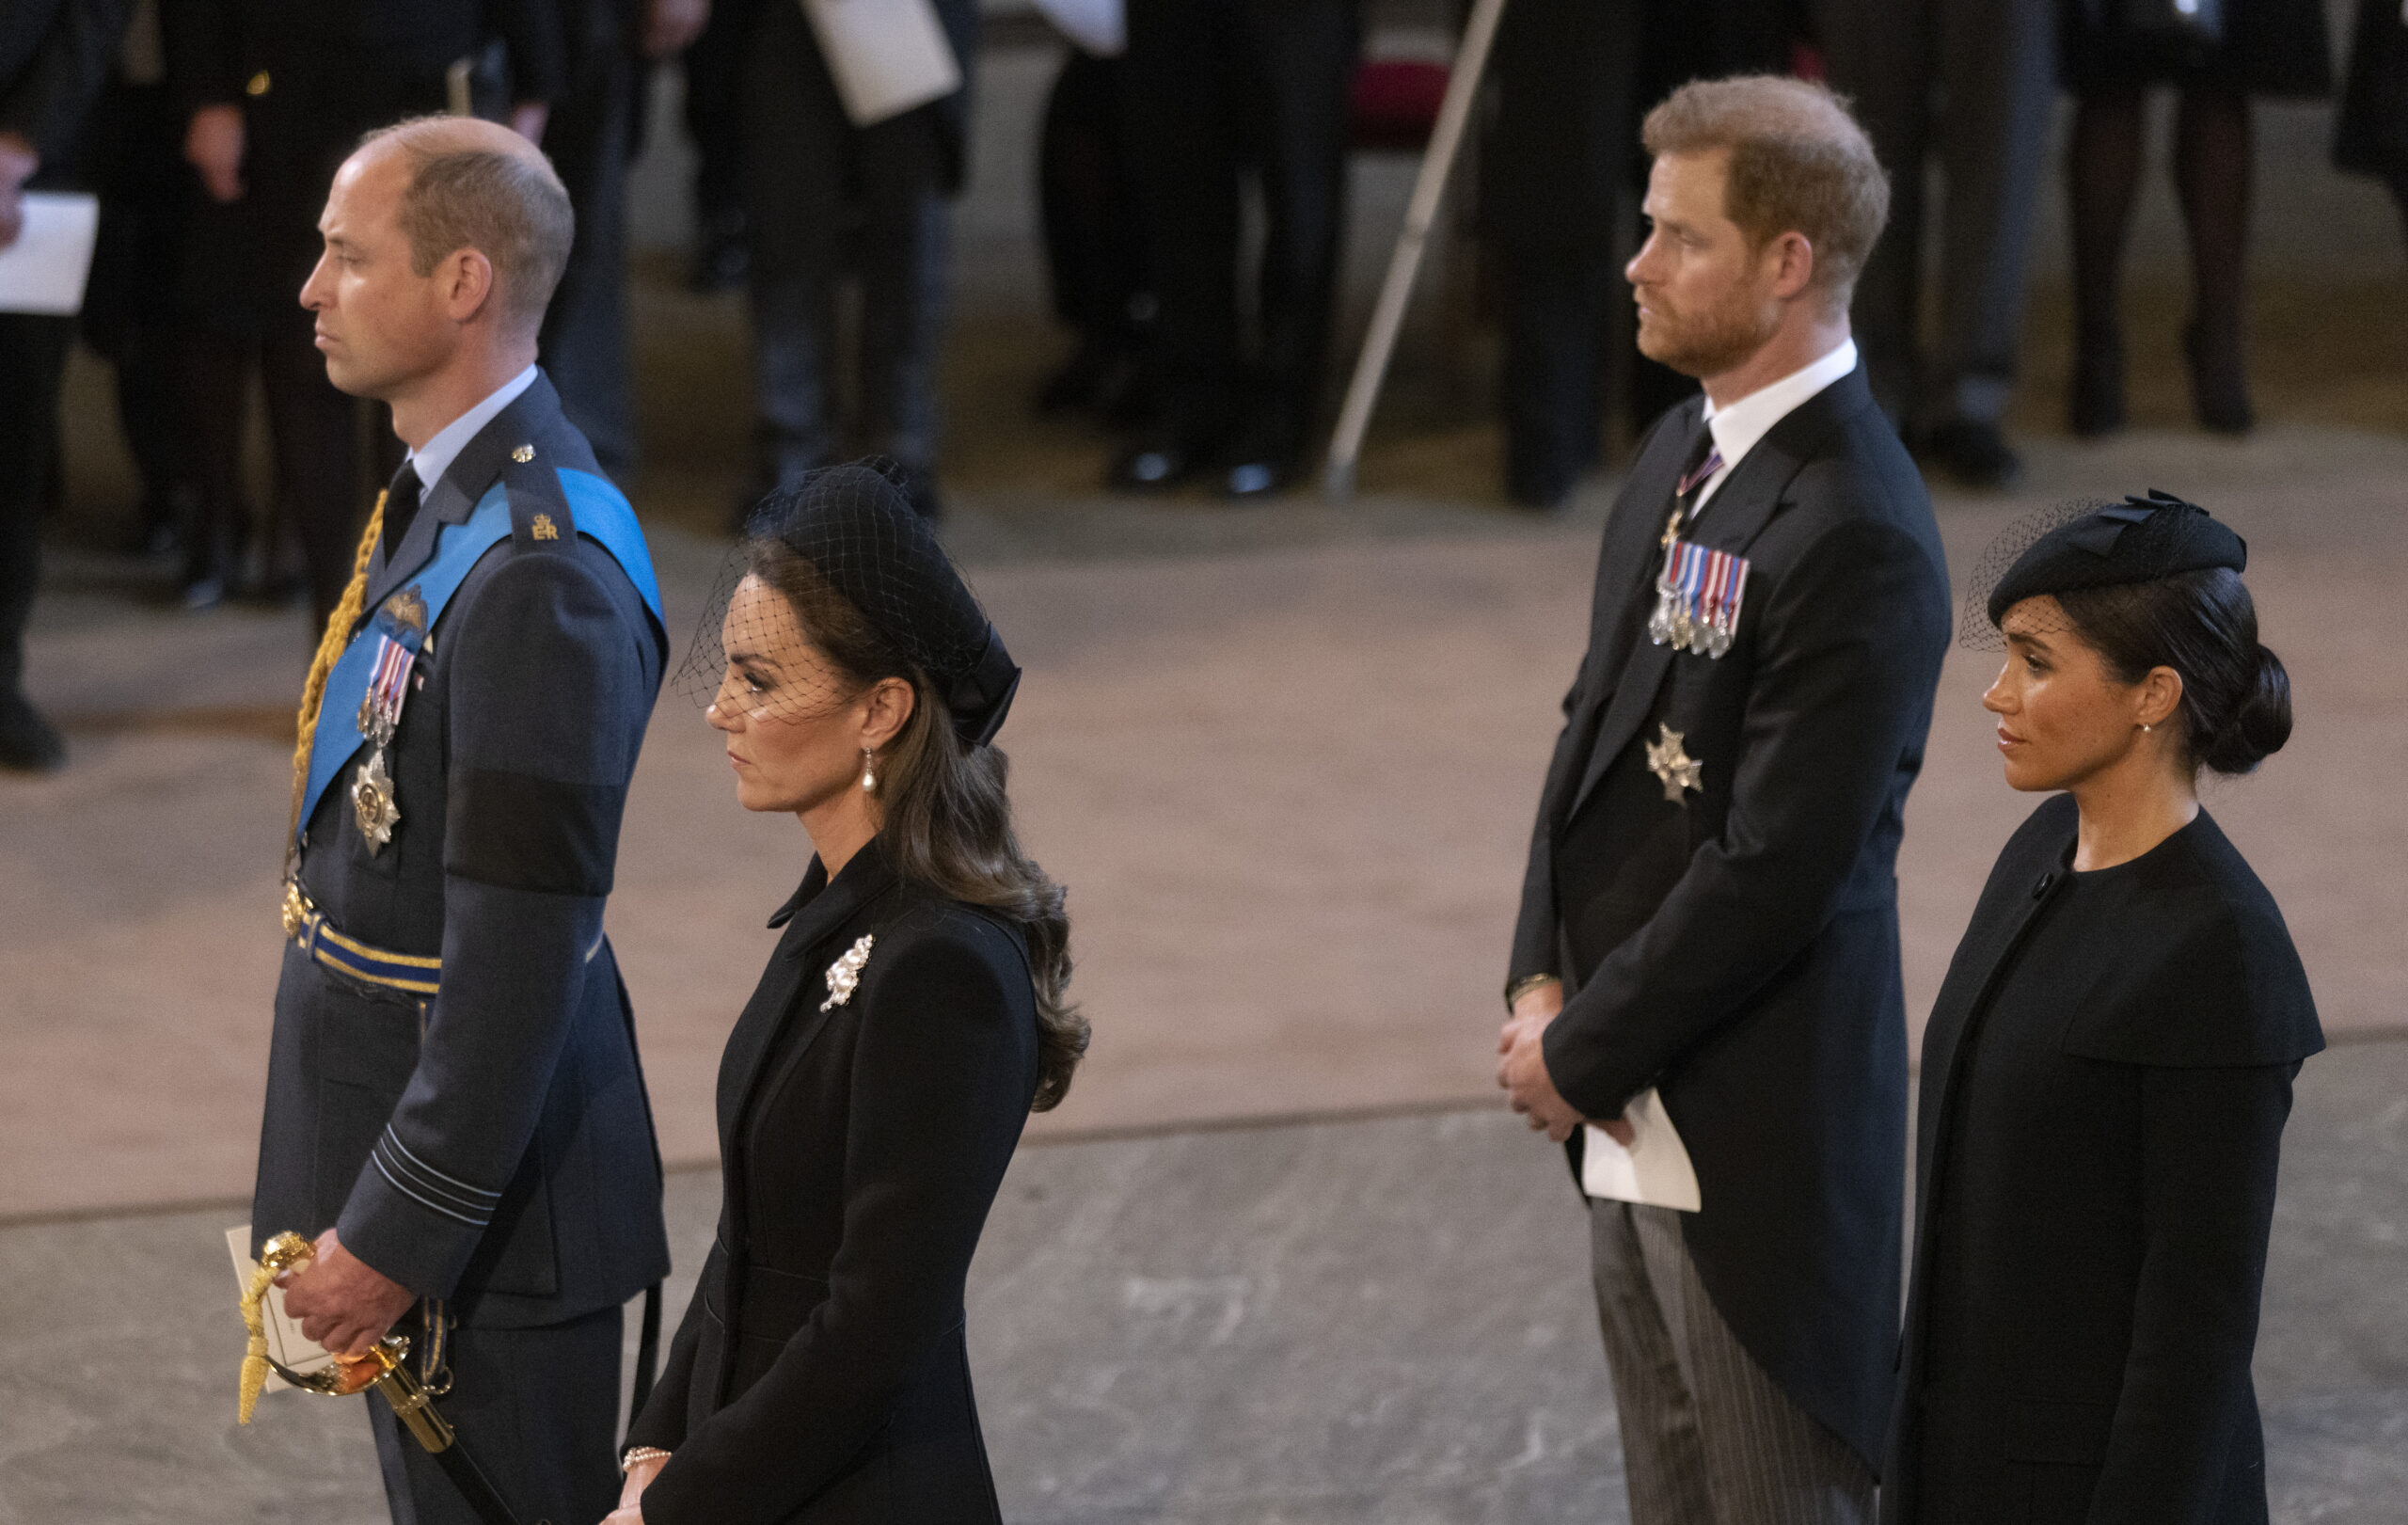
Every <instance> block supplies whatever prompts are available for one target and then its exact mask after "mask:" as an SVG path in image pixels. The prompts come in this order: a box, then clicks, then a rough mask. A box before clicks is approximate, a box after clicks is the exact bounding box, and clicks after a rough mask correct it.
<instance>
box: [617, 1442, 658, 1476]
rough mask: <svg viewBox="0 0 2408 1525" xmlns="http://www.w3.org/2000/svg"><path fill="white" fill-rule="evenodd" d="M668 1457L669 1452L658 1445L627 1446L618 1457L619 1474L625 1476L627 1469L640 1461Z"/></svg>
mask: <svg viewBox="0 0 2408 1525" xmlns="http://www.w3.org/2000/svg"><path fill="white" fill-rule="evenodd" d="M668 1459H669V1453H667V1452H666V1451H663V1450H661V1449H660V1448H659V1447H658V1446H629V1447H628V1448H627V1450H626V1454H625V1455H623V1456H621V1457H620V1458H619V1475H620V1476H621V1477H625V1476H626V1475H627V1469H628V1468H630V1467H633V1466H634V1465H635V1464H636V1463H638V1462H640V1461H653V1460H659V1461H667V1460H668Z"/></svg>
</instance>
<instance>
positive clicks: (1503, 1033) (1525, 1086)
mask: <svg viewBox="0 0 2408 1525" xmlns="http://www.w3.org/2000/svg"><path fill="white" fill-rule="evenodd" d="M1562 1010H1563V987H1562V986H1561V985H1560V984H1546V985H1540V986H1537V987H1535V988H1534V989H1531V990H1529V991H1527V992H1525V993H1523V994H1522V997H1521V998H1520V999H1519V1000H1517V1001H1515V1002H1514V1003H1513V1015H1512V1016H1511V1017H1509V1018H1507V1019H1506V1022H1505V1025H1504V1026H1503V1027H1501V1028H1499V1029H1498V1030H1497V1085H1498V1087H1500V1088H1502V1089H1503V1090H1504V1092H1505V1096H1506V1104H1508V1105H1510V1106H1511V1107H1513V1110H1514V1111H1515V1112H1517V1113H1519V1114H1520V1115H1521V1116H1522V1118H1523V1119H1524V1120H1526V1121H1528V1122H1529V1125H1530V1127H1531V1129H1532V1131H1534V1132H1535V1131H1541V1130H1544V1131H1545V1134H1546V1136H1547V1139H1548V1141H1549V1142H1551V1143H1557V1144H1560V1143H1562V1142H1563V1141H1564V1140H1565V1139H1567V1138H1569V1137H1571V1136H1572V1130H1573V1129H1575V1128H1577V1127H1579V1126H1580V1124H1581V1123H1583V1122H1585V1121H1587V1119H1585V1118H1583V1117H1581V1116H1580V1113H1579V1110H1578V1109H1577V1108H1576V1107H1575V1106H1573V1104H1571V1103H1570V1102H1567V1101H1565V1100H1564V1099H1563V1095H1562V1093H1561V1092H1560V1091H1558V1090H1557V1089H1556V1088H1555V1078H1554V1077H1553V1076H1552V1075H1550V1074H1548V1073H1547V1072H1546V1051H1545V1047H1544V1046H1543V1045H1542V1040H1544V1039H1545V1036H1546V1029H1547V1025H1548V1024H1550V1023H1552V1022H1554V1021H1555V1019H1556V1017H1557V1016H1558V1015H1559V1014H1560V1012H1561V1011H1562ZM1597 1126H1599V1127H1600V1128H1603V1129H1604V1130H1605V1131H1606V1135H1607V1136H1608V1137H1610V1138H1611V1139H1613V1141H1614V1142H1615V1143H1618V1144H1622V1145H1624V1146H1625V1147H1627V1146H1628V1145H1629V1143H1630V1141H1631V1140H1632V1139H1633V1138H1635V1137H1637V1136H1638V1135H1637V1134H1636V1133H1634V1132H1633V1131H1632V1129H1631V1126H1630V1124H1629V1123H1627V1122H1625V1121H1624V1120H1622V1119H1620V1118H1613V1119H1610V1120H1606V1121H1602V1122H1599V1123H1598V1124H1597Z"/></svg>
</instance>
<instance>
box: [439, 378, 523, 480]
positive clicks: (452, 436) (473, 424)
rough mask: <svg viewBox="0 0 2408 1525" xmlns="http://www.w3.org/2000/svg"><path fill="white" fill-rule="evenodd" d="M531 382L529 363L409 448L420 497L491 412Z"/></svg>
mask: <svg viewBox="0 0 2408 1525" xmlns="http://www.w3.org/2000/svg"><path fill="white" fill-rule="evenodd" d="M533 385H535V367H533V366H529V367H528V368H527V369H526V370H524V371H521V372H519V373H517V374H516V375H515V376H513V377H511V378H510V379H509V380H508V381H505V382H503V383H502V384H501V385H500V386H499V387H496V388H495V389H493V390H492V391H491V392H490V393H488V394H487V395H486V397H485V400H484V401H483V402H482V403H479V404H478V405H476V406H474V407H472V408H470V409H468V411H467V412H466V413H463V414H461V415H460V416H459V417H458V418H456V419H453V420H452V421H451V422H449V423H447V424H445V425H444V426H443V427H442V428H440V429H438V430H436V434H435V437H434V438H432V439H430V440H428V441H427V442H426V443H425V444H423V445H420V447H419V448H418V449H416V450H414V451H412V452H410V466H411V467H412V468H413V469H416V470H417V472H418V485H419V492H420V497H421V498H423V497H424V496H425V494H426V493H428V492H430V491H432V490H434V487H435V485H436V483H438V482H440V481H442V480H443V473H444V472H446V471H449V470H451V469H452V462H453V461H455V460H457V459H459V457H460V452H462V451H463V450H466V449H467V445H468V441H469V440H471V439H474V438H476V437H477V431H478V430H480V429H482V428H483V427H484V426H485V425H486V424H488V423H491V422H492V421H493V418H494V415H495V414H497V413H499V412H500V411H501V410H502V409H503V408H505V407H508V406H509V405H511V404H513V403H515V402H516V401H518V394H519V393H520V392H523V391H525V390H526V389H528V388H530V387H531V386H533Z"/></svg>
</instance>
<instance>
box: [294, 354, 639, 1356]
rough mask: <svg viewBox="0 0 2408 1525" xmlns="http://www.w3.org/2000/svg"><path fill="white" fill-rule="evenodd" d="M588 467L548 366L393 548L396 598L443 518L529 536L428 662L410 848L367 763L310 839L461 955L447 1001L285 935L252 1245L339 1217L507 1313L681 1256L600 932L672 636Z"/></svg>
mask: <svg viewBox="0 0 2408 1525" xmlns="http://www.w3.org/2000/svg"><path fill="white" fill-rule="evenodd" d="M522 448H524V449H526V451H527V454H528V458H527V459H526V460H524V461H520V460H516V459H515V458H514V455H515V453H516V452H518V451H520V450H521V449H522ZM561 469H573V470H578V471H584V472H587V473H590V474H597V475H598V472H596V471H595V468H594V456H593V453H592V452H590V451H589V450H588V449H587V448H586V444H585V440H584V438H583V437H581V436H580V435H578V432H577V431H576V429H574V428H573V427H571V426H570V424H569V422H568V421H567V420H566V419H564V418H562V416H561V411H560V400H559V397H558V395H557V394H556V393H554V392H553V390H552V388H551V383H550V382H548V381H547V380H545V379H544V378H543V377H541V376H540V375H539V376H538V377H537V378H536V380H535V382H534V384H533V385H532V386H531V387H529V388H528V389H527V390H526V391H525V392H523V393H521V394H520V395H519V396H518V397H517V398H516V399H515V400H514V401H513V402H512V403H511V404H510V405H508V406H507V407H504V408H503V409H502V410H501V411H500V412H499V414H496V415H495V416H494V419H493V421H491V422H489V423H487V424H486V425H485V427H484V428H483V429H482V430H480V431H479V432H478V433H477V434H476V436H475V437H472V438H471V439H470V440H469V441H468V443H467V445H466V446H465V447H463V448H462V450H461V452H460V453H459V455H458V457H457V458H456V459H454V460H453V462H452V466H451V468H450V469H448V470H446V471H445V472H444V474H443V477H442V479H441V480H440V481H439V482H437V483H436V485H435V486H433V487H432V488H430V489H428V490H427V491H426V493H425V494H424V496H423V498H422V500H421V506H420V508H419V510H418V513H417V515H416V516H415V517H414V518H412V520H411V521H410V523H409V526H408V528H407V530H406V531H405V532H404V533H403V534H402V535H401V537H400V540H399V541H398V543H395V544H393V545H392V547H391V555H390V557H389V558H388V556H387V555H386V554H385V552H384V551H383V550H382V549H381V548H380V549H379V551H378V552H377V553H376V555H375V557H374V559H373V560H372V561H371V563H370V565H369V579H368V587H367V601H366V604H365V606H364V607H365V608H366V609H367V610H368V611H370V612H373V611H374V610H375V609H376V608H377V606H378V605H379V604H380V603H382V602H383V601H384V599H385V598H386V596H388V595H389V594H391V593H393V592H395V591H396V590H400V589H404V588H406V587H407V585H408V584H409V581H410V579H411V577H412V575H413V574H414V573H415V572H417V571H418V570H419V569H420V567H422V566H423V565H424V564H426V563H427V561H428V560H429V558H430V557H431V556H432V555H433V554H434V553H435V550H436V541H437V532H438V531H439V530H441V529H442V528H444V527H445V526H447V525H451V524H457V523H461V522H463V521H465V520H467V518H468V516H469V515H470V513H471V512H472V510H473V509H474V507H475V505H476V503H477V501H478V500H479V499H481V498H482V497H483V495H484V494H485V493H486V491H487V490H488V489H489V488H491V487H492V486H493V485H494V484H495V483H496V482H499V483H500V484H501V485H503V486H504V488H505V489H506V490H507V492H508V494H509V501H510V510H511V524H512V532H511V534H510V536H509V537H508V538H507V539H503V540H500V541H499V542H497V543H496V544H495V545H494V546H493V547H492V548H490V549H489V550H487V551H486V552H485V553H484V554H483V557H482V558H480V559H479V560H478V562H477V563H476V564H475V566H474V567H473V568H472V569H471V570H470V571H469V573H468V575H467V580H464V581H463V582H462V583H461V584H460V586H459V588H458V590H457V591H456V592H454V593H453V594H452V598H451V601H450V602H449V603H448V604H446V605H445V606H444V607H443V609H442V611H441V612H440V613H439V615H438V616H437V617H436V620H435V623H434V627H433V629H432V631H431V632H430V641H429V647H428V649H427V650H424V651H421V652H420V655H419V658H418V660H417V662H416V663H415V673H416V675H415V677H414V678H413V679H412V680H411V681H412V682H413V684H414V688H413V691H412V692H411V693H410V695H409V698H408V700H407V701H406V703H405V705H404V709H403V712H402V722H401V728H400V731H399V733H398V734H397V735H396V737H395V738H394V740H393V744H392V746H391V748H390V749H389V754H388V755H389V757H390V759H391V761H390V767H391V772H392V777H393V781H394V788H395V795H396V798H397V802H398V803H399V805H400V809H401V821H400V823H399V824H398V825H397V826H395V827H394V829H393V836H392V841H391V842H390V843H389V844H388V845H386V846H385V847H384V848H383V849H381V850H378V851H375V852H371V851H370V850H369V847H368V843H367V841H366V839H365V838H364V837H362V835H361V834H360V829H359V823H358V821H357V819H356V817H355V815H354V812H353V809H352V804H351V800H350V789H349V787H348V784H349V781H350V779H351V776H352V772H353V767H351V766H346V767H345V769H344V770H343V771H342V772H341V774H339V775H338V777H337V782H336V785H335V786H332V787H329V788H327V789H326V791H325V794H324V795H323V796H321V797H320V799H319V801H318V803H317V806H316V807H315V809H314V810H313V811H312V813H311V816H310V818H309V823H308V830H307V834H306V836H305V839H304V844H303V847H302V856H301V885H302V888H303V889H304V890H305V891H306V892H307V893H308V895H309V898H310V899H311V900H312V901H313V902H314V903H315V904H316V906H317V907H318V909H319V910H320V911H321V912H323V913H325V918H326V922H327V925H328V926H329V927H330V928H332V929H335V930H337V931H338V932H339V933H340V934H341V935H342V936H344V937H348V938H351V939H353V940H356V941H357V942H359V943H363V944H366V945H370V946H372V947H374V948H378V949H382V950H385V951H387V952H389V953H397V954H401V955H404V956H405V957H417V958H427V957H439V958H440V959H441V960H442V966H441V970H440V978H439V981H438V983H439V990H438V991H437V992H436V993H434V994H433V995H431V996H424V995H413V994H410V993H405V992H404V991H401V990H396V989H392V988H387V987H384V986H380V985H375V984H370V983H366V982H364V981H361V980H358V979H355V978H351V977H347V976H346V975H345V974H343V973H341V972H339V971H337V970H335V969H331V968H328V967H326V966H325V964H324V963H322V962H320V961H314V960H313V959H312V958H311V957H310V956H309V954H308V953H306V952H305V951H304V950H303V948H302V945H301V944H300V943H299V942H288V943H287V944H286V945H285V949H284V970H283V975H282V977H281V978H280V979H279V980H278V981H277V990H276V1028H275V1034H274V1037H273V1039H272V1040H271V1042H270V1048H269V1053H268V1082H267V1105H266V1111H265V1115H264V1117H263V1119H262V1120H261V1127H260V1160H259V1175H258V1182H257V1184H256V1185H255V1186H254V1188H253V1191H252V1199H251V1203H252V1205H251V1233H252V1239H253V1245H252V1249H253V1252H254V1253H256V1252H257V1250H258V1241H259V1240H261V1239H262V1238H264V1237H266V1236H267V1235H270V1234H273V1233H277V1232H278V1231H284V1230H292V1231H295V1232H298V1233H302V1234H305V1235H315V1234H316V1233H318V1232H319V1231H322V1230H324V1229H325V1228H326V1227H327V1226H328V1225H329V1224H332V1225H335V1226H336V1227H338V1228H339V1229H340V1230H341V1235H342V1242H343V1244H344V1245H345V1246H346V1247H349V1248H350V1249H351V1250H352V1251H353V1252H354V1253H356V1255H358V1256H359V1258H360V1259H361V1260H364V1261H366V1262H367V1263H369V1264H370V1265H372V1266H374V1267H375V1268H376V1269H377V1270H379V1271H381V1272H383V1273H384V1274H385V1275H387V1276H388V1277H390V1278H392V1279H394V1280H396V1281H399V1282H401V1283H402V1284H403V1285H404V1286H405V1287H407V1288H409V1289H410V1291H412V1292H414V1293H417V1294H419V1295H421V1296H432V1297H448V1298H450V1299H452V1302H453V1305H454V1311H455V1312H456V1314H457V1316H458V1317H459V1319H460V1320H461V1321H462V1322H463V1323H475V1324H480V1325H483V1326H522V1327H523V1326H535V1325H544V1324H552V1323H557V1322H559V1321H561V1320H563V1319H568V1318H573V1317H576V1316H577V1315H578V1314H580V1313H586V1312H590V1311H594V1310H595V1309H601V1308H610V1307H615V1306H617V1305H618V1304H620V1303H623V1302H625V1301H626V1299H627V1298H628V1297H630V1296H632V1295H634V1294H635V1293H637V1292H638V1291H640V1290H642V1288H644V1287H646V1286H648V1285H650V1284H651V1283H653V1282H655V1281H657V1280H659V1279H660V1278H661V1277H662V1276H663V1275H665V1274H666V1273H667V1272H668V1269H669V1240H668V1232H667V1229H666V1226H665V1225H664V1223H663V1221H662V1217H661V1207H660V1164H659V1156H658V1153H657V1149H656V1147H655V1144H654V1140H653V1130H652V1113H651V1106H650V1103H649V1101H648V1099H647V1098H646V1096H645V1093H644V1085H643V1072H642V1066H641V1064H640V1062H639V1059H638V1056H637V1053H636V1045H635V1029H634V1025H633V1021H632V1017H631V1014H630V1011H629V1008H628V1005H627V999H626V987H625V986H624V985H623V984H622V983H621V982H620V979H619V970H618V963H617V961H616V960H615V959H614V957H613V956H612V953H611V950H610V941H609V939H607V938H605V937H604V936H603V935H602V911H603V905H604V901H605V899H606V898H608V896H609V895H610V882H611V878H612V873H613V870H614V866H615V863H616V859H617V854H618V836H619V818H620V813H621V809H622V807H623V805H624V804H625V802H626V788H627V780H628V777H629V775H630V774H632V773H633V772H634V770H635V765H636V753H637V749H638V748H639V747H640V746H641V745H642V741H643V733H644V727H645V725H646V723H648V722H649V721H650V720H651V718H652V705H653V699H654V696H655V695H656V694H657V692H658V691H659V688H660V674H661V663H662V660H663V659H664V657H665V656H666V653H667V644H666V642H665V639H664V637H663V635H662V632H661V630H660V627H658V626H657V624H655V623H654V621H653V617H652V612H651V611H650V610H649V609H648V608H646V606H645V604H644V600H643V598H642V595H640V594H639V593H638V592H637V591H636V587H635V585H634V583H633V582H632V581H631V580H629V577H628V574H627V573H626V570H625V569H623V568H622V567H621V566H620V564H619V563H618V562H617V560H616V559H614V558H613V557H612V556H611V554H610V552H609V551H608V550H605V549H604V548H602V547H601V546H600V545H598V544H596V543H595V542H594V540H593V539H592V538H590V537H588V536H584V535H580V534H579V533H578V532H577V529H576V517H575V515H574V514H573V513H572V511H571V509H570V505H569V500H568V499H567V497H566V496H565V494H564V491H563V489H562V485H561V481H560V475H559V473H560V470H561ZM539 515H540V516H548V518H549V519H550V521H551V522H550V524H549V525H547V526H545V527H544V528H547V529H549V530H551V533H550V534H549V535H546V534H543V533H541V532H539V531H538V530H537V528H536V520H537V517H538V516H539ZM420 680H422V682H421V681H420ZM359 698H360V696H359V694H358V693H356V692H353V693H334V692H329V693H327V695H326V697H325V702H326V704H328V705H330V706H332V705H346V706H356V705H357V704H358V703H359Z"/></svg>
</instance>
